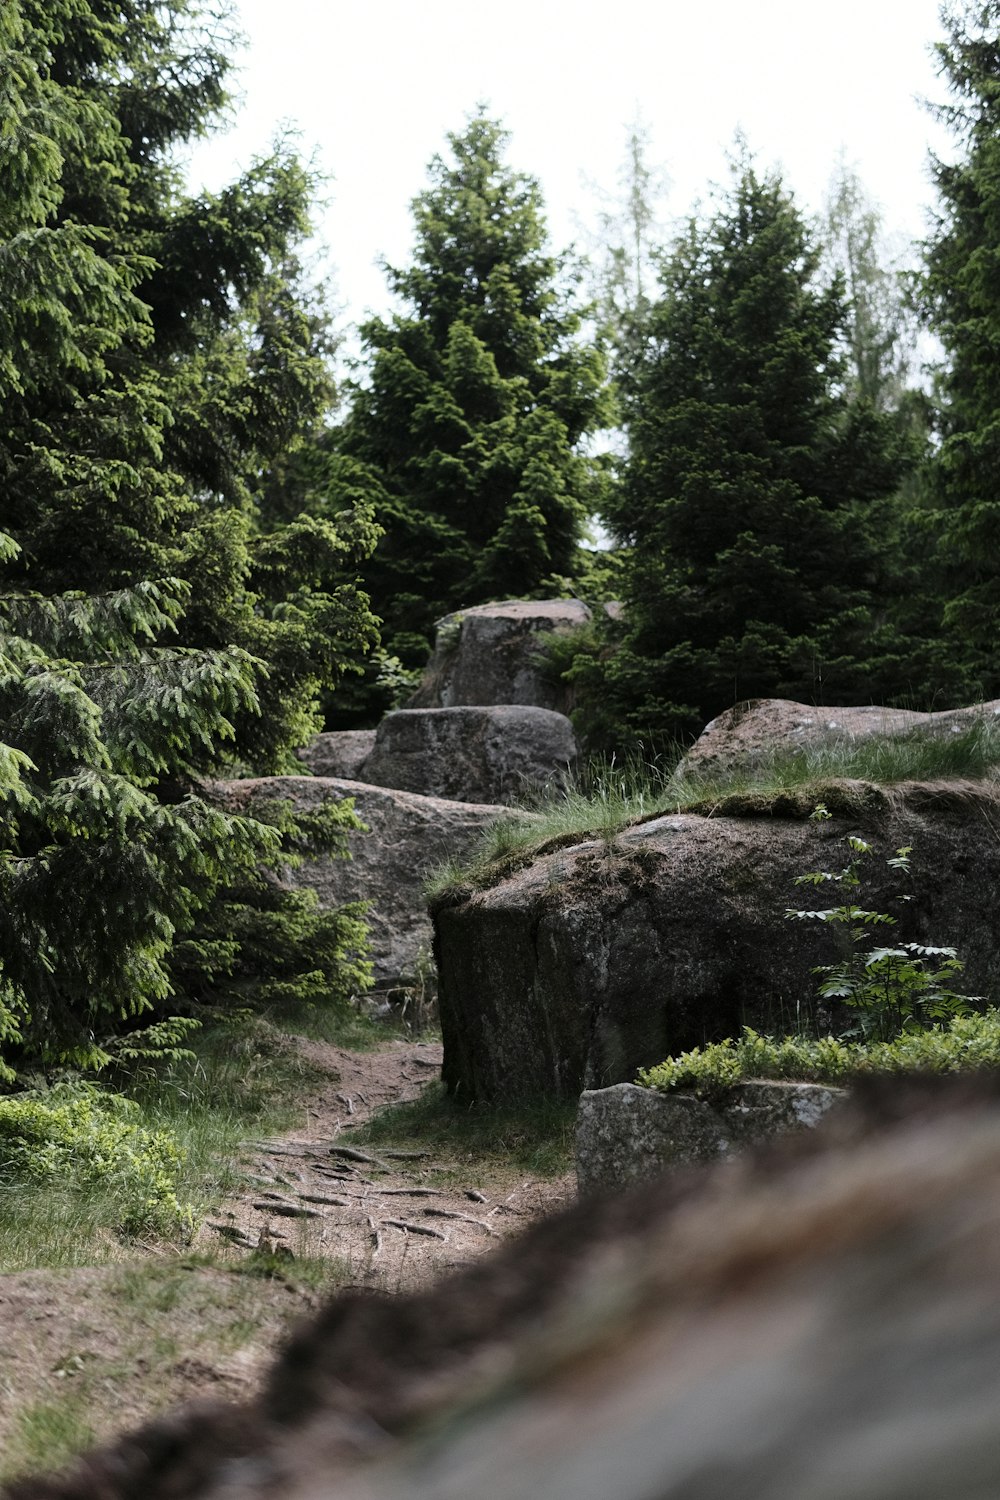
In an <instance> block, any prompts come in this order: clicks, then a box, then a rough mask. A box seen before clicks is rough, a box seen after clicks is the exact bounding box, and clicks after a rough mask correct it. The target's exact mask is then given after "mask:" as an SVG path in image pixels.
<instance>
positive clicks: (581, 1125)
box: [576, 1080, 846, 1196]
mask: <svg viewBox="0 0 1000 1500" xmlns="http://www.w3.org/2000/svg"><path fill="white" fill-rule="evenodd" d="M845 1097H846V1091H845V1090H844V1089H840V1088H833V1087H831V1086H829V1085H827V1084H819V1083H783V1082H773V1081H770V1080H767V1081H764V1080H752V1081H749V1082H747V1083H741V1084H737V1085H735V1087H733V1088H732V1089H730V1090H728V1091H727V1093H726V1094H725V1095H723V1096H722V1097H721V1098H719V1099H715V1100H713V1101H711V1102H709V1101H708V1100H706V1099H700V1098H698V1097H697V1096H696V1095H694V1094H662V1093H658V1092H657V1090H656V1089H646V1088H639V1087H638V1085H636V1084H634V1083H617V1084H615V1085H614V1086H613V1087H611V1088H606V1089H588V1090H587V1091H586V1092H585V1093H583V1094H582V1095H581V1096H580V1110H579V1114H578V1116H577V1126H576V1172H577V1182H578V1184H579V1189H580V1194H581V1196H585V1195H587V1194H590V1193H595V1192H601V1191H603V1190H604V1189H608V1188H617V1187H622V1186H624V1185H625V1184H627V1183H630V1182H643V1181H647V1180H648V1179H649V1178H651V1177H656V1176H657V1175H658V1174H659V1173H660V1172H662V1171H663V1170H664V1168H665V1167H671V1166H686V1165H688V1164H689V1163H691V1162H701V1161H713V1160H715V1159H717V1158H718V1157H720V1156H729V1155H730V1154H731V1153H732V1152H734V1151H738V1150H740V1149H741V1148H742V1147H745V1146H752V1145H757V1144H758V1143H759V1142H762V1141H767V1140H770V1139H771V1138H772V1137H773V1136H776V1135H781V1134H783V1133H784V1132H785V1131H788V1130H801V1129H808V1128H811V1127H812V1126H815V1125H818V1124H819V1122H820V1120H821V1119H822V1118H823V1116H824V1115H825V1114H826V1112H827V1110H828V1109H829V1108H830V1107H831V1105H833V1104H836V1103H837V1101H838V1100H840V1099H843V1098H845Z"/></svg>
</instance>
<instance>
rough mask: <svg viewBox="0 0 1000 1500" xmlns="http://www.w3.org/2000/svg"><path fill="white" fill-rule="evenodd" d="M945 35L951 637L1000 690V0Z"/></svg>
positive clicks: (944, 310)
mask: <svg viewBox="0 0 1000 1500" xmlns="http://www.w3.org/2000/svg"><path fill="white" fill-rule="evenodd" d="M942 18H943V21H944V24H945V39H944V40H943V41H942V42H940V43H939V44H938V46H937V54H938V60H939V63H940V71H941V74H942V76H943V78H944V79H945V81H946V83H947V85H948V87H949V88H950V90H951V95H952V98H951V101H950V102H949V103H947V104H945V105H943V106H941V107H940V108H939V109H938V110H937V113H938V115H939V116H940V118H942V119H943V120H944V121H945V122H946V123H947V124H948V125H949V127H950V128H951V130H952V132H953V134H954V137H955V142H956V147H957V157H956V159H955V160H950V161H945V160H935V161H934V162H933V173H934V180H935V183H936V186H937V191H938V196H939V207H938V211H937V215H936V220H935V223H934V229H933V234H932V236H931V238H930V241H929V243H928V244H927V246H926V271H925V275H924V281H923V289H924V297H925V310H926V313H927V316H928V319H929V322H930V325H931V328H932V330H933V332H934V333H935V334H936V335H937V337H938V338H939V339H940V341H941V343H942V344H943V346H944V351H945V360H944V363H943V367H942V369H941V370H940V372H939V381H938V394H939V397H940V409H939V413H938V421H939V427H940V437H941V442H940V447H939V449H938V452H937V456H936V461H935V464H934V472H933V476H932V479H933V485H934V497H935V500H936V502H937V514H936V515H935V516H934V518H933V524H934V525H935V528H936V530H937V531H938V532H939V533H940V535H941V539H942V541H941V546H940V549H939V552H938V555H937V558H936V563H937V569H938V578H939V581H940V585H941V586H942V590H943V594H944V598H945V604H944V609H943V627H944V631H943V634H944V638H945V641H946V643H947V645H948V648H949V649H950V650H951V651H952V652H953V653H954V654H955V655H956V656H958V657H959V658H960V660H961V661H962V663H963V664H964V666H965V668H966V671H967V673H968V676H969V679H970V684H974V686H975V689H976V690H978V692H979V693H981V694H983V695H984V696H986V697H995V696H996V695H997V694H998V693H1000V673H998V670H997V665H996V639H997V631H998V627H1000V362H998V359H997V349H998V345H1000V4H997V3H996V0H988V3H983V0H976V3H966V4H962V5H951V6H948V7H946V8H945V9H944V10H943V12H942Z"/></svg>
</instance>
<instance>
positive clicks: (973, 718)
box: [685, 698, 1000, 771]
mask: <svg viewBox="0 0 1000 1500" xmlns="http://www.w3.org/2000/svg"><path fill="white" fill-rule="evenodd" d="M984 719H985V720H986V721H987V722H991V723H995V724H997V725H998V726H1000V700H997V701H994V702H991V703H978V704H974V705H972V706H971V707H969V708H952V709H947V710H945V711H943V712H941V713H933V714H928V713H918V712H916V710H914V709H909V708H880V707H877V706H876V705H874V704H872V705H866V706H863V707H860V708H813V707H810V706H809V705H808V704H806V703H793V702H792V701H791V700H790V699H788V698H751V699H750V700H749V701H748V702H746V703H738V704H737V705H736V707H735V708H730V709H727V710H726V712H725V713H724V714H719V716H718V718H716V719H713V720H712V721H711V723H710V724H707V725H706V726H705V728H704V729H703V730H702V732H701V734H700V735H699V737H698V739H697V740H696V741H695V743H694V744H693V745H692V746H691V749H690V750H689V751H688V753H687V756H686V758H685V763H686V765H688V766H689V767H690V768H691V769H692V770H694V771H709V770H712V771H714V770H721V769H728V768H730V767H733V766H752V765H753V764H754V763H755V762H759V761H761V760H766V759H767V758H768V756H770V755H772V754H774V753H775V752H779V753H780V752H788V751H794V750H798V749H816V748H819V747H821V746H824V745H832V744H838V743H842V742H843V741H845V740H857V739H864V738H868V737H870V736H871V735H905V734H909V733H912V732H913V731H916V730H919V731H920V732H921V733H925V734H941V735H946V734H957V733H960V732H961V731H962V730H965V729H969V728H971V727H973V726H974V725H975V724H976V723H977V722H978V721H982V720H984Z"/></svg>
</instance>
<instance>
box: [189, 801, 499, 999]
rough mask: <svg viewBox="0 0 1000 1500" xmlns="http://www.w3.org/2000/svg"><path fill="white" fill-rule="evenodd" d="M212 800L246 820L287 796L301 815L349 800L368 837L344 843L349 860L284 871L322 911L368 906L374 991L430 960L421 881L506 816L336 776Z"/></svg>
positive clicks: (312, 863)
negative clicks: (260, 805) (259, 806)
mask: <svg viewBox="0 0 1000 1500" xmlns="http://www.w3.org/2000/svg"><path fill="white" fill-rule="evenodd" d="M214 794H215V795H216V796H217V797H218V798H219V800H220V801H221V802H222V803H223V804H224V805H225V806H226V807H227V808H228V809H229V810H231V811H234V812H245V813H249V814H251V815H252V813H253V808H254V803H255V802H256V801H257V800H258V799H273V798H276V797H287V798H290V799H291V801H292V803H293V804H294V805H295V807H296V808H299V809H301V810H303V811H308V810H310V809H311V808H315V807H317V806H320V805H321V804H322V803H324V802H326V801H328V800H329V799H333V800H335V801H342V800H343V799H344V798H345V797H350V798H351V799H352V800H353V802H354V807H355V810H356V812H357V814H358V816H359V817H360V818H361V820H362V822H363V823H364V824H365V826H366V828H367V830H368V831H367V832H366V833H353V834H351V835H350V836H349V839H348V844H349V847H350V852H351V858H350V859H349V860H348V859H329V858H326V857H322V858H319V859H313V860H308V861H307V862H306V863H305V864H303V865H301V866H300V867H299V868H297V869H295V870H291V871H289V873H288V879H289V880H290V881H291V883H292V884H293V885H300V886H309V887H310V888H311V889H312V890H314V891H315V892H316V893H317V895H318V896H319V899H320V902H321V903H322V904H323V905H324V906H328V907H332V906H342V905H344V904H345V903H346V902H349V901H370V902H371V908H370V910H369V912H368V915H367V918H366V920H367V922H368V925H369V928H370V930H371V946H372V958H373V961H374V969H375V980H376V983H377V984H378V985H379V986H380V987H388V986H392V985H394V984H397V983H399V982H401V981H402V982H405V981H406V980H408V979H412V977H413V975H414V972H415V969H416V967H417V965H418V964H419V963H420V962H421V960H422V958H423V957H426V958H428V959H429V957H430V952H431V943H432V937H433V934H432V929H431V922H430V918H429V916H428V914H427V904H426V901H425V899H424V883H425V881H426V880H427V877H428V876H429V875H430V874H431V873H432V871H433V870H434V869H435V868H436V867H437V866H438V865H441V864H444V863H445V861H446V860H448V859H461V858H463V857H464V856H465V855H466V854H467V853H468V851H469V849H470V846H471V845H472V844H473V843H474V842H475V840H476V839H477V838H478V836H479V835H480V834H481V833H482V831H483V829H484V828H486V827H487V826H488V825H489V824H490V823H493V822H495V821H496V819H497V818H505V817H509V816H510V810H509V809H508V808H506V807H493V806H484V805H481V804H478V803H477V804H470V803H465V802H445V801H442V800H440V799H438V798H436V797H417V796H414V795H413V794H412V793H410V792H401V791H394V790H390V789H387V788H384V787H373V786H366V785H364V784H363V783H361V782H356V781H348V780H344V779H343V778H337V777H318V776H316V777H313V776H262V777H257V778H254V779H252V780H246V781H226V782H216V783H214Z"/></svg>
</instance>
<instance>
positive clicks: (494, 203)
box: [334, 111, 605, 667]
mask: <svg viewBox="0 0 1000 1500" xmlns="http://www.w3.org/2000/svg"><path fill="white" fill-rule="evenodd" d="M449 145H450V158H448V159H445V158H444V157H441V156H436V157H435V158H434V159H433V161H432V162H431V164H430V169H429V177H430V182H429V186H428V187H427V189H426V190H425V191H424V192H423V193H422V194H421V195H420V196H419V197H418V198H417V199H416V200H415V201H414V204H413V214H414V221H415V226H416V246H415V252H414V257H413V261H412V263H411V264H410V265H409V266H408V267H406V268H404V269H397V268H394V267H387V268H386V271H387V276H388V281H389V286H390V289H391V291H392V292H393V294H394V296H396V297H397V298H399V299H400V301H401V302H402V303H403V304H404V306H405V308H406V310H405V311H404V312H401V313H399V314H397V315H395V316H393V317H391V318H388V319H383V318H375V319H372V320H370V321H369V322H368V323H366V324H365V325H364V326H363V328H362V330H361V334H362V340H363V346H364V353H365V362H366V366H367V368H366V377H367V378H366V379H365V380H364V381H363V382H360V383H358V384H357V385H356V386H355V388H354V390H353V393H352V394H353V399H352V405H351V410H350V413H349V416H348V417H347V419H346V421H345V423H344V425H343V427H342V428H341V430H340V431H339V433H338V434H336V437H335V439H334V443H335V446H336V449H337V460H338V464H339V469H338V476H339V483H340V484H341V485H342V486H344V489H345V493H347V494H351V493H353V491H354V489H356V488H357V489H360V490H361V492H362V493H368V494H370V495H371V496H372V497H373V498H374V500H375V507H376V513H377V516H378V520H379V522H380V523H381V525H382V527H383V530H384V535H383V537H382V538H381V540H380V541H379V543H378V546H377V547H376V550H375V553H374V556H373V558H372V561H371V563H370V564H369V565H368V567H367V568H366V570H365V573H364V577H365V581H366V584H367V586H368V588H369V590H370V592H371V596H372V601H373V606H374V608H375V610H376V612H377V613H378V614H379V615H381V616H382V617H383V619H384V621H385V628H384V632H383V634H384V640H385V643H386V647H387V649H388V650H389V651H390V652H391V653H393V654H395V655H396V656H398V657H399V658H400V659H401V660H402V661H403V663H404V664H405V665H406V666H409V667H418V666H422V665H423V663H424V661H425V659H426V655H427V651H428V647H429V644H430V633H431V627H432V625H433V622H434V620H435V619H436V618H437V617H438V616H439V615H442V614H444V613H446V612H448V611H450V610H454V609H457V608H460V607H461V606H463V605H472V604H478V603H481V602H484V601H487V600H490V599H500V598H505V597H510V596H521V597H523V596H527V597H530V596H532V595H533V594H534V595H537V594H538V593H539V592H540V591H543V590H544V589H545V588H546V587H547V580H549V579H550V578H551V577H552V576H553V575H568V574H571V573H572V572H573V569H574V564H575V559H576V549H577V546H578V542H579V540H580V537H581V533H582V529H583V525H584V521H585V519H586V517H587V515H588V512H590V511H591V510H592V509H593V508H594V498H595V486H596V484H597V477H598V476H597V469H596V467H595V465H594V463H593V462H592V461H591V460H590V459H588V457H587V456H586V455H585V454H584V452H583V451H582V450H581V443H582V440H583V439H584V438H585V437H586V435H587V434H588V433H590V432H591V431H593V430H594V429H595V427H596V426H598V425H599V424H600V422H601V420H602V417H603V413H604V401H605V397H604V393H603V365H602V360H601V357H600V355H599V354H598V353H597V351H596V350H595V349H594V348H593V347H587V346H586V345H584V344H583V343H581V342H580V340H579V337H578V335H579V330H580V317H579V314H578V313H577V312H576V311H575V309H574V306H573V300H572V292H573V286H572V277H571V275H570V272H569V269H568V267H567V266H566V265H565V264H564V263H563V262H561V261H560V260H558V259H557V258H556V257H555V256H554V255H553V254H552V253H551V252H550V250H549V249H548V247H547V244H546V230H545V222H544V218H543V213H542V202H541V194H540V192H539V188H538V184H537V182H536V181H535V180H534V179H533V178H532V177H529V176H527V175H526V174H524V173H522V172H519V171H515V170H514V169H513V168H512V167H510V166H508V165H507V162H506V160H505V153H506V148H507V134H506V132H505V131H504V130H503V129H502V128H501V127H500V125H499V124H497V123H496V122H495V121H493V120H490V119H489V118H487V116H486V115H485V114H484V113H483V112H482V111H480V112H479V113H477V114H475V115H474V116H473V117H472V118H471V119H470V121H469V123H468V125H467V127H466V129H465V130H464V131H463V132H461V133H460V134H455V135H451V136H449Z"/></svg>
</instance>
